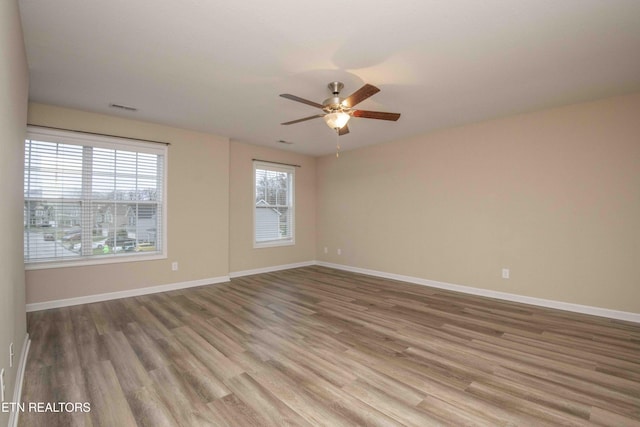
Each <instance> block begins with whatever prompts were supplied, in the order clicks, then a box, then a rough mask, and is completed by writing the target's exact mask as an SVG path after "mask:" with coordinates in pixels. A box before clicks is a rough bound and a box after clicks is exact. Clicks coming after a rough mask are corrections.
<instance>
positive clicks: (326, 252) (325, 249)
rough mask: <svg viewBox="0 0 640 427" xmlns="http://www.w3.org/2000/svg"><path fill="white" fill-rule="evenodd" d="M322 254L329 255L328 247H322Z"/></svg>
mask: <svg viewBox="0 0 640 427" xmlns="http://www.w3.org/2000/svg"><path fill="white" fill-rule="evenodd" d="M324 253H325V254H328V253H329V248H328V247H326V246H325V247H324Z"/></svg>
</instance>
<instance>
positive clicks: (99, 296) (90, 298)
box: [27, 276, 229, 312]
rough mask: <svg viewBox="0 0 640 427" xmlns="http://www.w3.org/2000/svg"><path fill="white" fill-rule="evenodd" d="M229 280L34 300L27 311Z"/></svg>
mask: <svg viewBox="0 0 640 427" xmlns="http://www.w3.org/2000/svg"><path fill="white" fill-rule="evenodd" d="M228 281H229V276H220V277H212V278H209V279H200V280H192V281H189V282H179V283H170V284H168V285H158V286H149V287H146V288H137V289H130V290H126V291H118V292H109V293H105V294H95V295H87V296H82V297H76V298H66V299H59V300H53V301H44V302H35V303H31V304H27V312H30V311H40V310H48V309H51V308H60V307H69V306H72V305H79V304H88V303H92V302H100V301H108V300H112V299H120V298H128V297H137V296H140V295H148V294H155V293H158V292H167V291H175V290H177V289H185V288H193V287H196V286H205V285H214V284H216V283H224V282H228Z"/></svg>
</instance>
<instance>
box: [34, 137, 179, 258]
mask: <svg viewBox="0 0 640 427" xmlns="http://www.w3.org/2000/svg"><path fill="white" fill-rule="evenodd" d="M27 141H41V142H51V143H59V144H70V145H77V146H81V147H85V146H91V147H94V148H103V149H108V150H123V151H133V152H136V153H147V154H158V155H162V160H163V162H162V164H163V176H162V183H161V185H162V199H161V201H160V202H159V203H157V204H155V206H158V205H160V206H158V208H160V209H161V210H160V212H161V215H162V218H161V220H160V221H159V224H161V226H162V248H161V250H160V251H155V252H151V253H144V252H135V253H117V254H115V253H114V254H111V255H109V256H106V257H101V256H82V255H79V256H78V257H69V258H66V259H64V258H61V259H48V260H30V261H28V260H25V261H24V266H25V270H41V269H51V268H66V267H78V266H89V265H102V264H118V263H126V262H140V261H153V260H160V259H167V257H168V254H167V252H168V251H167V248H168V234H169V233H168V226H167V225H168V221H167V211H168V186H167V184H168V166H169V156H168V154H169V150H168V144H162V143H154V142H146V141H140V140H134V139H129V138H126V137H115V136H107V135H97V134H92V133H84V132H82V131H73V130H60V129H52V128H48V127H41V126H34V125H29V126H27V132H26V135H25V141H24V143H23V144H25V145H26V142H27ZM25 159H26V156H24V157H23V163H24V161H25ZM25 167H26V165H25ZM25 172H26V171H25ZM25 180H26V173H25V178H23V181H22V186H23V188H24V185H25V182H26V181H25ZM23 193H24V190H23ZM25 201H26V199H25ZM105 202H107V203H108V202H109V200H107V201H105Z"/></svg>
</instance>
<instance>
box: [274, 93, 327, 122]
mask: <svg viewBox="0 0 640 427" xmlns="http://www.w3.org/2000/svg"><path fill="white" fill-rule="evenodd" d="M280 96H281V97H283V98H287V99H290V100H292V101H297V102H302V103H303V104H307V105H311V106H312V107H316V108H320V109H322V104H318V103H317V102H313V101H309V100H308V99H304V98H300V97H299V96H295V95H290V94H288V93H281V94H280ZM283 124H284V123H283Z"/></svg>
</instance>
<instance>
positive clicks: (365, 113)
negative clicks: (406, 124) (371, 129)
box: [351, 110, 400, 122]
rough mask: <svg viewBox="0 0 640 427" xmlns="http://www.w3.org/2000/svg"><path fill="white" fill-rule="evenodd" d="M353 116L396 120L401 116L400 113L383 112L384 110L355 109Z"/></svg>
mask: <svg viewBox="0 0 640 427" xmlns="http://www.w3.org/2000/svg"><path fill="white" fill-rule="evenodd" d="M351 115H352V116H353V117H362V118H364V119H378V120H391V121H394V122H395V121H396V120H398V119H399V118H400V113H383V112H382V111H367V110H354V111H352V112H351Z"/></svg>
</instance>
